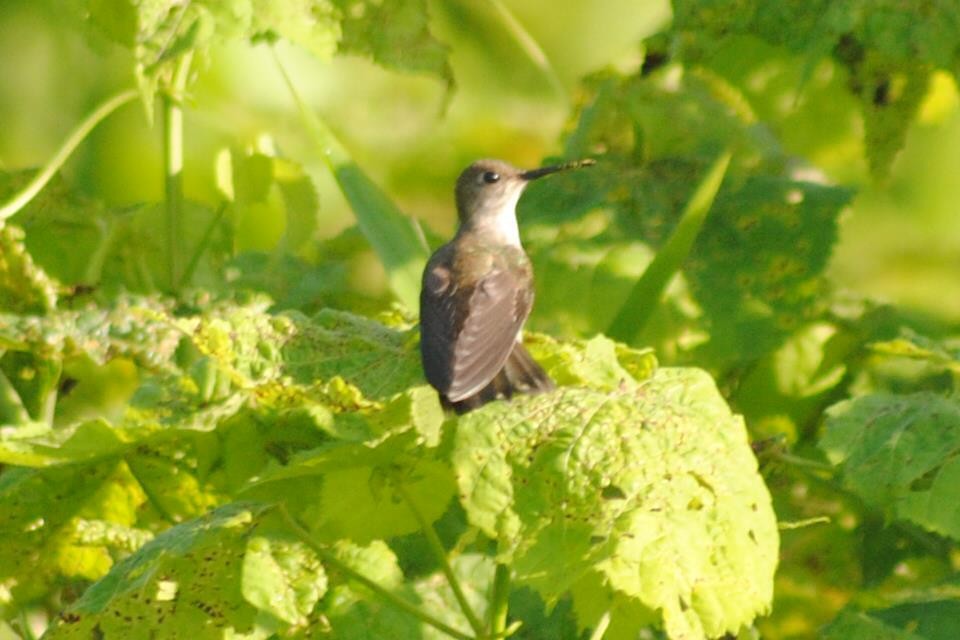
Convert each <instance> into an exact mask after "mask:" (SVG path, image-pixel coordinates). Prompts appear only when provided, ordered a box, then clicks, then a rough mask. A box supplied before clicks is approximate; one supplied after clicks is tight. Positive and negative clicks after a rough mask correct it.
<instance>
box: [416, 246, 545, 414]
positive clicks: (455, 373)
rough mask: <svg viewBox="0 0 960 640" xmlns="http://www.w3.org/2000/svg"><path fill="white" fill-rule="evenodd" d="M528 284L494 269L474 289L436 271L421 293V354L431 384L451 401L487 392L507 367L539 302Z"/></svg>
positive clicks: (428, 276)
mask: <svg viewBox="0 0 960 640" xmlns="http://www.w3.org/2000/svg"><path fill="white" fill-rule="evenodd" d="M528 285H529V283H528V282H518V279H517V277H516V274H511V273H510V272H509V271H507V270H506V269H502V268H494V269H493V270H492V271H491V272H490V273H488V274H487V275H486V276H484V277H483V278H482V279H480V280H479V281H477V282H476V284H474V285H473V286H471V287H468V288H457V287H455V286H453V285H452V283H451V282H450V274H449V271H448V270H446V269H445V267H443V266H442V265H437V266H435V267H434V268H433V269H432V270H430V269H428V272H427V273H426V274H425V276H424V287H423V292H422V294H421V304H420V313H421V317H420V323H421V352H422V355H423V365H424V370H425V372H426V374H427V379H428V380H429V381H430V383H431V384H433V385H434V386H435V387H436V388H437V389H438V390H439V391H440V392H441V393H443V394H444V395H445V396H446V397H447V398H448V399H449V400H450V401H451V402H456V401H458V400H461V399H463V398H466V397H468V396H470V395H471V394H474V393H476V392H477V391H479V390H480V389H482V388H483V387H485V386H486V385H487V384H488V383H489V382H490V381H491V380H492V379H493V378H494V376H496V375H497V373H499V371H500V369H502V368H503V364H504V362H505V361H506V359H507V357H508V356H509V355H510V351H511V350H512V349H513V345H514V344H515V343H516V341H517V336H518V334H519V332H520V328H521V327H522V326H523V323H524V321H525V320H526V318H527V315H528V314H529V313H530V307H531V305H532V303H533V293H532V291H531V288H530V287H529V286H528Z"/></svg>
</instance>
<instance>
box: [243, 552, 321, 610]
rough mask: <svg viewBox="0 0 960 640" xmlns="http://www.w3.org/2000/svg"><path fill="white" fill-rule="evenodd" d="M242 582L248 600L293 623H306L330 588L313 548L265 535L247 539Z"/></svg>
mask: <svg viewBox="0 0 960 640" xmlns="http://www.w3.org/2000/svg"><path fill="white" fill-rule="evenodd" d="M242 581H243V583H242V586H241V590H242V591H243V597H244V599H245V600H246V601H247V602H249V603H250V604H252V605H253V606H255V607H257V608H258V609H260V610H261V611H266V612H268V613H270V614H272V615H273V616H275V617H276V618H278V619H280V620H282V621H283V622H285V623H287V624H290V625H305V624H306V623H307V619H306V616H307V615H309V614H310V612H311V611H312V610H313V606H314V605H315V604H316V602H317V601H318V600H319V599H320V598H321V597H322V596H323V594H324V593H325V592H326V590H327V579H326V574H325V573H324V571H323V567H322V566H321V565H320V562H319V561H318V560H317V558H316V556H314V555H313V553H312V552H311V551H310V550H309V549H307V548H306V547H304V546H303V545H302V544H299V543H292V542H289V541H285V540H279V539H273V540H271V539H270V538H269V537H267V536H261V535H257V536H254V537H252V538H250V541H249V542H247V552H246V555H244V557H243V577H242Z"/></svg>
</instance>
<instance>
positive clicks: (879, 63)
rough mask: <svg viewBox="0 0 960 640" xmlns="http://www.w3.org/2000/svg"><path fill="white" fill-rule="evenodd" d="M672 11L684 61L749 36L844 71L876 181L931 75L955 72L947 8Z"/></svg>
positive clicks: (959, 34) (800, 5)
mask: <svg viewBox="0 0 960 640" xmlns="http://www.w3.org/2000/svg"><path fill="white" fill-rule="evenodd" d="M673 10H674V11H673V17H674V23H673V29H674V30H675V31H676V32H678V33H680V34H684V36H686V37H685V38H684V40H685V41H686V42H688V43H690V46H687V47H685V48H684V51H683V53H682V55H684V57H687V58H689V59H692V60H693V61H699V60H701V59H709V54H710V53H711V52H712V51H713V50H714V49H715V48H716V46H717V45H718V44H719V43H720V42H722V41H724V40H727V39H729V38H730V37H731V36H733V35H736V34H749V35H753V36H757V37H760V38H762V39H764V40H766V41H768V42H770V43H772V44H776V45H779V46H782V47H785V48H786V49H787V50H789V51H791V52H795V53H799V54H803V55H804V56H805V57H806V58H807V59H808V61H807V66H808V67H809V68H810V69H812V68H813V66H814V64H815V63H816V62H818V61H819V59H820V58H822V57H824V56H827V55H832V56H833V58H834V59H835V60H836V61H837V62H839V63H840V64H842V65H844V66H845V67H847V69H848V71H849V74H850V77H849V80H848V85H849V90H850V91H851V93H853V94H854V95H855V96H856V97H857V99H858V100H859V101H860V103H861V108H862V110H863V116H864V124H865V129H866V131H865V133H866V143H867V153H868V158H869V160H870V166H871V169H872V170H873V173H874V174H875V175H877V176H884V175H885V174H886V172H887V170H888V168H889V166H890V163H891V162H892V160H893V158H894V156H895V155H896V153H897V151H899V150H900V148H901V147H902V146H903V143H904V140H905V138H906V132H907V128H908V127H909V125H910V123H911V121H912V120H913V116H914V114H915V113H916V111H917V108H918V107H919V105H920V101H921V99H922V98H923V95H924V94H925V93H926V88H927V82H928V79H929V76H930V73H931V71H932V70H933V69H935V68H940V69H948V70H951V71H952V72H953V73H954V75H956V74H957V72H958V70H960V54H958V51H960V49H958V45H960V19H958V18H957V13H956V7H955V6H954V5H953V3H951V2H949V1H946V2H939V1H936V2H931V3H928V4H927V5H925V6H924V8H923V10H922V11H917V10H916V7H914V6H907V5H902V4H900V3H897V2H891V1H890V0H856V1H854V2H842V3H836V2H829V1H827V0H816V1H814V2H799V1H792V2H777V3H768V2H762V1H756V0H749V1H746V2H743V1H734V0H710V1H708V2H699V1H692V0H674V1H673ZM757 62H758V63H759V60H758V61H757Z"/></svg>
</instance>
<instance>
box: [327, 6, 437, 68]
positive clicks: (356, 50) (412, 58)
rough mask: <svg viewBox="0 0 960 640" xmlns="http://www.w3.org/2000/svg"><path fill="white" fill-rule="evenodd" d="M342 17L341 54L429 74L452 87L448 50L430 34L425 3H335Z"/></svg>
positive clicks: (387, 66)
mask: <svg viewBox="0 0 960 640" xmlns="http://www.w3.org/2000/svg"><path fill="white" fill-rule="evenodd" d="M333 2H334V3H335V4H336V5H337V6H338V7H339V9H340V12H341V14H342V16H343V21H342V23H341V26H342V28H343V41H342V42H341V43H340V51H341V52H342V53H352V54H357V55H363V56H369V57H371V58H372V59H373V61H374V62H376V63H377V64H379V65H382V66H384V67H386V68H388V69H396V70H399V71H416V72H421V73H430V74H433V75H436V76H438V77H439V78H441V79H442V80H445V81H446V82H447V84H453V71H452V70H451V68H450V63H449V62H448V61H447V54H448V51H447V47H446V46H445V45H443V44H441V43H440V42H438V41H437V40H436V39H435V38H434V37H433V35H432V34H431V33H430V29H429V24H428V18H429V16H428V13H427V2H426V0H396V1H394V2H375V1H373V0H333Z"/></svg>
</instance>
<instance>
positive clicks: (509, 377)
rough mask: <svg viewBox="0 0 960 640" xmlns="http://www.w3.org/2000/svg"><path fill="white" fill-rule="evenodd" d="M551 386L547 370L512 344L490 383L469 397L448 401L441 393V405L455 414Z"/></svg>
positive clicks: (550, 387)
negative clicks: (501, 366) (505, 359)
mask: <svg viewBox="0 0 960 640" xmlns="http://www.w3.org/2000/svg"><path fill="white" fill-rule="evenodd" d="M554 387H555V385H554V384H553V380H551V379H550V376H549V375H547V372H546V371H544V370H543V367H541V366H540V365H539V364H537V361H536V360H534V359H533V356H531V355H530V352H528V351H527V350H526V349H525V348H524V347H523V345H522V344H520V343H519V342H518V343H517V344H515V345H514V347H513V351H511V352H510V355H509V356H508V357H507V361H506V362H505V363H504V365H503V368H502V369H501V370H500V373H498V374H497V375H496V376H494V378H493V380H491V381H490V384H488V385H487V386H485V387H484V388H483V389H480V391H478V392H476V393H475V394H473V395H472V396H468V397H466V398H464V399H462V400H458V401H457V402H450V401H449V400H447V398H446V397H444V396H441V398H440V399H441V401H442V402H443V405H444V406H445V407H447V408H451V409H453V410H454V411H456V412H457V413H466V412H468V411H472V410H473V409H476V408H477V407H480V406H483V405H485V404H486V403H488V402H490V401H492V400H496V399H498V398H510V397H513V396H514V395H516V394H518V393H542V392H544V391H550V390H551V389H553V388H554Z"/></svg>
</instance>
